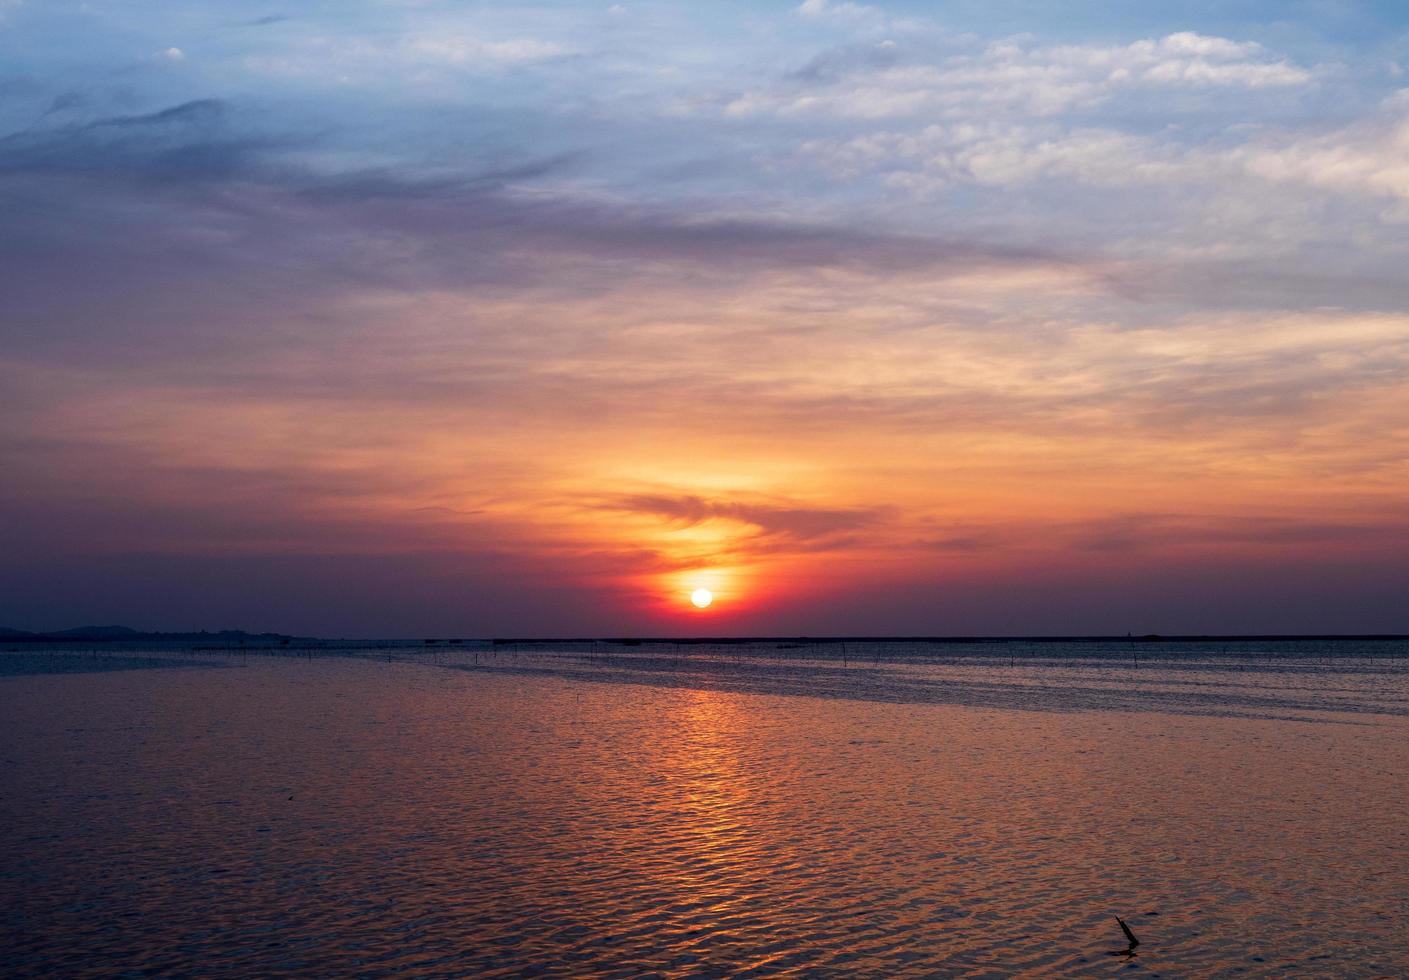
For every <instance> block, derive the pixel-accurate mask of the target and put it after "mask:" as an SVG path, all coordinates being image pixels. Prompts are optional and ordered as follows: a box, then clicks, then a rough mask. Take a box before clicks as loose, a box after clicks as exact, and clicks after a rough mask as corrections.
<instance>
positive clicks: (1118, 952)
mask: <svg viewBox="0 0 1409 980" xmlns="http://www.w3.org/2000/svg"><path fill="white" fill-rule="evenodd" d="M1115 921H1116V922H1118V923H1120V931H1121V932H1123V933H1125V938H1126V940H1127V941H1128V942H1129V943H1130V945H1129V946H1127V947H1125V949H1113V950H1111V951H1110V952H1111V955H1112V956H1134V955H1136V954H1135V947H1136V946H1139V945H1140V940H1138V939H1136V938H1135V933H1133V932H1131V931H1130V927H1129V926H1128V925H1126V924H1125V920H1124V919H1122V918H1121V917H1120V916H1116V917H1115Z"/></svg>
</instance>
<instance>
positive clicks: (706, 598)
mask: <svg viewBox="0 0 1409 980" xmlns="http://www.w3.org/2000/svg"><path fill="white" fill-rule="evenodd" d="M690 601H691V602H693V603H694V604H695V608H697V609H703V608H704V607H705V606H707V605H709V604H710V603H711V602H713V601H714V593H713V592H711V591H709V589H696V590H695V591H694V592H691V593H690Z"/></svg>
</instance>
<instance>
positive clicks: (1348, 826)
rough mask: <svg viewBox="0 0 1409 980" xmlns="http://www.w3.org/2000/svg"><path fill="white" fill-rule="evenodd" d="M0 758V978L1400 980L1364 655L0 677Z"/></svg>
mask: <svg viewBox="0 0 1409 980" xmlns="http://www.w3.org/2000/svg"><path fill="white" fill-rule="evenodd" d="M97 668H108V669H101V670H100V669H97ZM118 668H122V669H118ZM0 733H2V734H3V750H2V751H3V759H0V767H3V768H0V825H3V828H4V832H5V837H6V846H5V848H4V849H3V851H0V891H2V892H3V898H4V901H3V903H0V948H3V950H4V953H3V956H4V961H3V964H0V966H2V967H3V969H0V972H3V973H5V974H7V975H13V976H38V975H65V976H81V975H113V974H193V973H194V974H219V973H226V974H241V975H248V974H254V975H267V974H281V973H298V974H323V975H327V974H356V975H363V976H377V975H384V974H391V973H412V974H416V975H464V974H485V975H510V976H518V975H525V974H535V975H540V974H556V975H571V976H584V975H606V976H637V975H658V976H725V975H730V976H732V975H751V974H753V975H776V974H808V975H837V976H841V975H846V976H852V975H858V976H894V975H937V976H967V975H985V976H993V975H1011V974H1029V975H1034V976H1039V975H1040V976H1050V975H1090V974H1100V973H1107V972H1117V971H1119V972H1123V973H1126V974H1152V975H1165V976H1222V975H1232V974H1250V975H1266V976H1274V975H1275V976H1284V975H1288V974H1299V975H1304V976H1318V977H1319V976H1383V975H1396V974H1405V973H1409V860H1406V859H1407V858H1409V817H1406V814H1405V809H1404V808H1405V802H1404V801H1405V800H1406V799H1409V647H1406V646H1405V645H1403V644H1399V645H1395V644H1388V643H1384V644H1374V645H1369V646H1366V647H1347V646H1342V645H1335V646H1326V647H1321V648H1317V647H1316V646H1315V645H1306V644H1303V645H1294V646H1288V645H1278V644H1260V645H1258V644H1246V645H1233V646H1232V647H1230V646H1228V645H1215V646H1210V647H1192V646H1188V645H1179V646H1177V647H1176V646H1170V647H1164V646H1160V645H1155V644H1139V645H1126V644H1118V645H1111V646H1104V647H1103V646H1092V647H1074V646H1061V647H1049V646H1042V645H1026V646H1016V645H1014V646H992V647H973V648H934V647H918V646H915V647H910V646H895V645H888V646H858V645H855V644H852V645H849V646H848V647H847V648H846V649H845V650H842V649H840V648H835V647H806V646H803V647H787V648H780V647H778V646H776V645H772V644H770V645H767V646H752V647H719V648H709V647H682V648H679V649H675V648H672V647H669V646H649V645H648V646H643V647H635V648H627V647H621V646H607V645H591V644H586V645H579V646H577V647H575V648H567V647H563V648H560V649H556V650H546V649H533V650H531V649H526V648H509V647H501V648H491V647H487V646H486V647H484V648H482V649H469V648H462V649H459V650H456V651H454V652H452V651H450V650H444V649H438V650H433V651H426V650H421V649H413V648H409V647H400V648H388V649H371V648H365V649H357V650H340V651H320V652H319V654H318V655H316V656H313V657H306V656H299V655H297V654H295V653H289V654H285V655H281V656H270V655H265V654H253V655H248V654H240V653H235V652H212V651H170V650H168V651H150V650H148V651H122V652H107V653H103V654H98V655H96V656H93V655H87V654H82V653H53V652H48V651H41V652H17V653H3V652H0ZM1114 914H1119V915H1121V916H1123V917H1124V918H1125V919H1126V920H1127V921H1128V922H1129V923H1130V925H1131V926H1132V928H1133V929H1134V930H1135V932H1136V933H1137V934H1138V935H1139V937H1140V938H1141V939H1142V940H1143V944H1142V945H1141V946H1140V948H1139V951H1138V952H1139V955H1138V956H1136V957H1134V958H1129V959H1127V958H1124V957H1117V956H1111V955H1108V951H1110V950H1115V949H1119V948H1120V947H1122V946H1123V945H1124V944H1123V943H1122V942H1121V941H1120V938H1121V937H1120V932H1119V929H1118V927H1117V926H1116V924H1115V921H1114V919H1113V918H1112V916H1113V915H1114Z"/></svg>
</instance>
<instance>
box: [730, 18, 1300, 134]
mask: <svg viewBox="0 0 1409 980" xmlns="http://www.w3.org/2000/svg"><path fill="white" fill-rule="evenodd" d="M823 9H828V8H823ZM1314 80H1315V75H1314V73H1313V71H1312V70H1310V69H1307V68H1303V67H1300V66H1297V65H1293V64H1291V63H1289V62H1288V61H1286V60H1285V59H1276V60H1273V59H1271V58H1269V57H1268V56H1267V55H1266V54H1265V53H1264V51H1263V49H1262V48H1261V47H1260V46H1258V45H1256V44H1249V43H1240V42H1236V41H1231V40H1228V39H1226V38H1218V37H1206V36H1203V35H1198V34H1192V33H1188V32H1185V33H1179V34H1171V35H1168V36H1166V37H1164V38H1161V39H1159V40H1143V41H1135V42H1132V43H1130V44H1127V45H1120V46H1096V45H1061V46H1042V45H1035V44H1031V43H1029V42H1026V41H1021V40H1007V41H998V42H993V43H990V44H988V45H986V46H985V47H983V48H982V49H981V50H979V51H976V52H972V53H965V54H953V53H949V52H945V53H943V54H940V55H937V56H936V57H934V58H933V59H926V58H925V57H924V56H923V54H922V52H920V51H919V50H916V51H913V52H911V53H910V54H909V57H908V60H907V61H905V62H899V61H896V60H887V59H878V58H874V57H873V58H872V60H871V61H870V62H869V63H867V62H866V61H864V60H858V59H854V60H853V61H852V62H851V63H850V64H849V65H846V66H842V65H834V66H832V72H831V74H829V75H828V74H822V73H819V72H816V71H812V72H808V71H804V72H802V73H795V74H794V75H792V76H791V77H790V78H789V79H785V80H783V81H782V82H780V83H777V84H775V85H773V86H771V87H768V88H761V89H755V90H751V91H747V92H744V93H742V94H739V95H737V96H736V97H734V98H733V99H732V100H731V101H729V102H728V103H727V104H726V105H725V108H724V111H725V113H726V114H727V115H732V116H739V117H746V116H751V115H758V114H774V115H779V116H819V115H820V116H836V117H841V118H852V119H879V118H886V117H905V116H920V115H927V114H928V115H936V114H937V115H939V116H941V117H944V118H956V119H958V118H963V119H975V118H983V117H985V116H988V115H989V114H990V113H992V112H993V111H995V110H1002V111H1010V112H1022V113H1028V114H1033V115H1037V116H1055V115H1061V114H1065V113H1069V112H1074V111H1078V110H1089V109H1091V108H1094V107H1096V106H1099V105H1101V104H1103V103H1106V102H1109V101H1111V100H1113V99H1115V98H1117V97H1121V96H1124V95H1130V96H1131V97H1159V96H1160V95H1161V94H1162V93H1173V92H1175V91H1181V90H1182V91H1189V90H1194V91H1198V90H1204V91H1205V92H1208V93H1210V94H1211V93H1212V92H1213V91H1214V90H1219V89H1244V90H1260V89H1280V88H1302V87H1305V86H1307V85H1310V84H1311V83H1312V82H1313V81H1314Z"/></svg>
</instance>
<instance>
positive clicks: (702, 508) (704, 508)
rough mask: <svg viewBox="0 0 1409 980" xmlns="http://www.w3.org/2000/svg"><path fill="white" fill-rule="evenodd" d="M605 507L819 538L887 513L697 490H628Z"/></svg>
mask: <svg viewBox="0 0 1409 980" xmlns="http://www.w3.org/2000/svg"><path fill="white" fill-rule="evenodd" d="M602 506H603V507H604V509H608V510H620V511H628V512H631V513H636V514H650V515H653V516H657V517H661V518H664V519H665V520H667V521H669V522H670V523H672V524H674V525H676V526H678V527H696V526H698V525H700V524H704V523H706V522H709V521H716V520H719V521H732V522H735V523H739V524H746V525H749V526H751V527H754V528H757V529H758V531H759V532H760V534H761V535H762V536H764V537H770V538H784V539H787V540H790V541H795V542H814V541H817V540H818V539H821V538H828V537H831V536H834V535H836V534H838V533H839V532H844V531H856V530H860V529H862V528H866V527H871V526H873V525H875V524H876V523H878V522H879V521H880V520H881V519H882V517H883V512H882V511H880V510H874V509H832V508H817V507H806V506H799V505H792V504H778V503H772V502H766V501H758V500H738V499H722V500H721V499H707V498H704V497H699V496H695V495H692V494H675V495H671V494H629V495H626V496H623V497H618V498H616V499H613V500H610V501H608V502H606V503H604V504H603V505H602Z"/></svg>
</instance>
